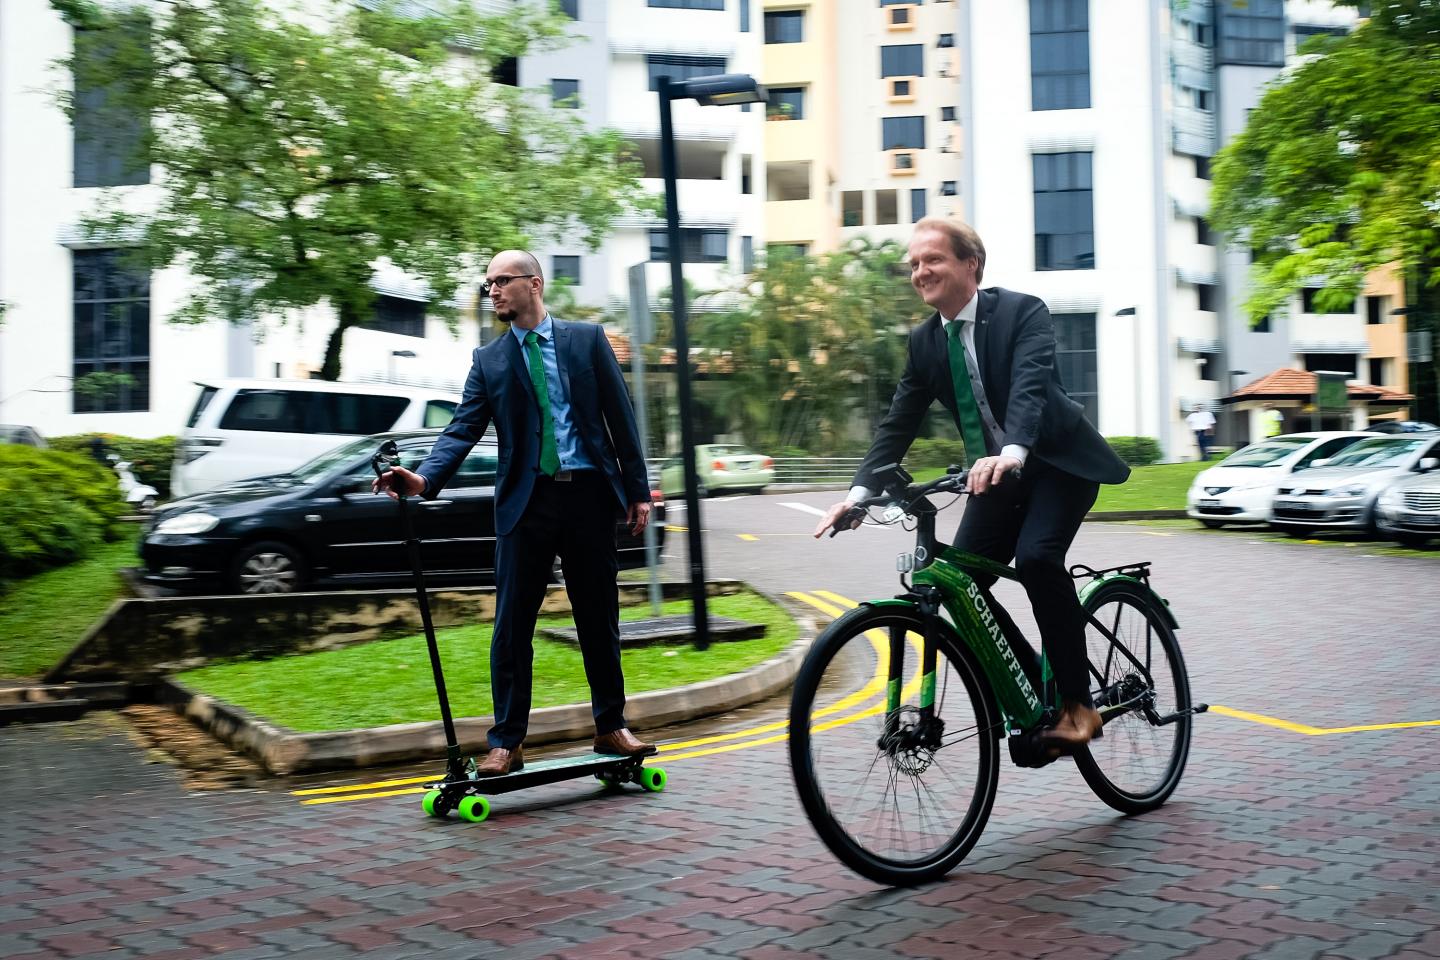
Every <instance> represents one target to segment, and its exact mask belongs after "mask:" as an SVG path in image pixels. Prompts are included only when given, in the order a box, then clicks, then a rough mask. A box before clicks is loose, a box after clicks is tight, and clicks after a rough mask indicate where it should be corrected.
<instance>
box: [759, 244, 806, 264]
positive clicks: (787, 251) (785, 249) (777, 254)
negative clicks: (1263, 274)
mask: <svg viewBox="0 0 1440 960" xmlns="http://www.w3.org/2000/svg"><path fill="white" fill-rule="evenodd" d="M809 252H810V244H808V243H767V244H765V258H766V259H767V260H772V261H775V262H779V261H781V260H794V259H796V258H798V257H803V256H805V255H806V254H808V253H809Z"/></svg>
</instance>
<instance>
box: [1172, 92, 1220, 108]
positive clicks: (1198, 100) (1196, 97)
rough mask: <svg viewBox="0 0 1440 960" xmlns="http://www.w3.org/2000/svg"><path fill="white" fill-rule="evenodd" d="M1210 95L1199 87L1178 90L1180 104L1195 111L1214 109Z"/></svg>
mask: <svg viewBox="0 0 1440 960" xmlns="http://www.w3.org/2000/svg"><path fill="white" fill-rule="evenodd" d="M1212 96H1213V95H1212V94H1211V93H1210V91H1209V90H1201V89H1200V88H1199V87H1185V86H1182V87H1181V88H1180V100H1181V103H1183V104H1185V105H1186V106H1191V107H1194V108H1195V109H1196V110H1206V111H1208V110H1211V109H1213V108H1214V105H1213V100H1212V99H1211V98H1212Z"/></svg>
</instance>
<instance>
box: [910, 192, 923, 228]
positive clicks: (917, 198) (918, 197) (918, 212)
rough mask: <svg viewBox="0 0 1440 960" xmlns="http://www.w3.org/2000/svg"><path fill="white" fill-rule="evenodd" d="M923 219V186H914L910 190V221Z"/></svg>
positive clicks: (916, 221)
mask: <svg viewBox="0 0 1440 960" xmlns="http://www.w3.org/2000/svg"><path fill="white" fill-rule="evenodd" d="M923 219H925V188H924V187H916V188H915V189H913V190H911V191H910V222H911V223H919V222H920V221H921V220H923Z"/></svg>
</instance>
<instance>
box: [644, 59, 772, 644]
mask: <svg viewBox="0 0 1440 960" xmlns="http://www.w3.org/2000/svg"><path fill="white" fill-rule="evenodd" d="M655 92H656V94H658V95H659V97H660V171H661V176H662V177H664V179H665V235H666V238H667V241H668V246H669V255H670V298H671V310H672V311H673V314H674V322H675V375H676V378H677V381H678V382H677V386H678V388H679V389H678V398H677V399H678V400H679V403H680V457H681V461H682V462H683V464H684V470H685V527H686V533H687V536H686V542H687V543H688V544H689V553H690V598H691V602H692V603H693V604H694V616H695V648H696V649H697V650H704V649H705V648H706V647H708V646H709V645H710V615H709V611H708V609H707V606H706V603H705V553H704V547H703V545H702V543H701V537H700V495H699V489H698V487H699V482H698V476H697V472H696V469H695V437H694V432H693V429H692V424H691V415H690V335H689V331H688V330H687V329H686V327H687V324H686V315H685V310H686V304H685V272H684V269H683V267H682V262H683V259H684V257H683V252H682V250H681V247H680V197H679V187H678V186H677V184H676V178H677V176H678V174H677V171H676V168H677V166H678V164H677V163H676V159H675V130H674V126H673V124H672V122H671V119H670V104H671V102H672V101H675V100H695V101H696V102H698V103H699V104H700V105H701V106H712V105H714V106H724V105H729V104H739V103H764V102H765V88H764V87H762V86H760V84H758V83H757V82H756V81H755V78H754V77H751V76H749V75H748V74H743V73H727V74H720V75H716V76H710V77H694V78H692V79H690V80H685V81H683V82H680V83H674V82H672V81H671V80H670V78H669V77H658V78H656V81H655Z"/></svg>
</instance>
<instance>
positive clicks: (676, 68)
mask: <svg viewBox="0 0 1440 960" xmlns="http://www.w3.org/2000/svg"><path fill="white" fill-rule="evenodd" d="M645 64H646V66H647V67H648V69H649V71H650V89H651V90H652V91H654V90H656V89H658V87H659V83H658V81H659V79H660V78H661V77H669V78H670V82H671V83H681V82H683V81H685V80H689V79H690V78H691V77H706V76H709V75H710V74H712V73H724V72H725V58H724V57H685V56H677V55H671V54H652V55H650V56H648V57H646V58H645Z"/></svg>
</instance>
